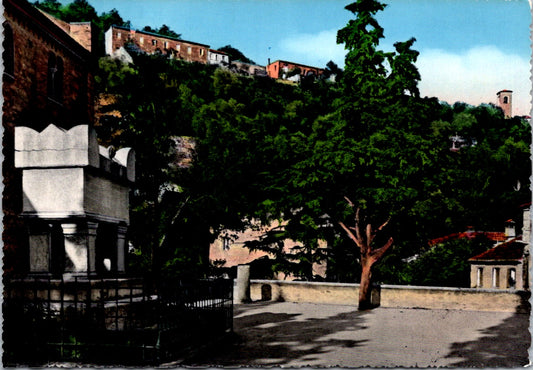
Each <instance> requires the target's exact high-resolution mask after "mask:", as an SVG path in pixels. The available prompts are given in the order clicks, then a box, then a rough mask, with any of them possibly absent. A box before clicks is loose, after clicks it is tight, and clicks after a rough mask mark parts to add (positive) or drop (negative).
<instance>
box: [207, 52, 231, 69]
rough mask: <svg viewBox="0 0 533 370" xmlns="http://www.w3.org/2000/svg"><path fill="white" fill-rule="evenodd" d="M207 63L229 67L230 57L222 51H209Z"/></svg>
mask: <svg viewBox="0 0 533 370" xmlns="http://www.w3.org/2000/svg"><path fill="white" fill-rule="evenodd" d="M207 63H208V64H215V65H218V66H223V67H227V66H229V64H230V60H229V55H228V54H227V53H224V52H223V51H220V50H214V49H209V50H208V53H207Z"/></svg>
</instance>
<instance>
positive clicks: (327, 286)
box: [250, 280, 530, 312]
mask: <svg viewBox="0 0 533 370" xmlns="http://www.w3.org/2000/svg"><path fill="white" fill-rule="evenodd" d="M529 296H530V293H529V292H525V291H516V290H493V289H472V288H443V287H421V286H400V285H382V286H380V287H378V288H377V289H375V290H374V291H373V299H372V300H373V301H374V302H375V303H379V305H380V306H381V307H396V308H426V309H456V310H470V311H507V312H528V310H529V303H528V299H529ZM250 297H251V299H252V301H259V300H263V301H268V300H271V301H286V302H310V303H326V304H348V305H357V303H358V297H359V284H344V283H321V282H320V283H317V282H300V281H277V280H251V281H250Z"/></svg>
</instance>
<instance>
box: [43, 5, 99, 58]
mask: <svg viewBox="0 0 533 370" xmlns="http://www.w3.org/2000/svg"><path fill="white" fill-rule="evenodd" d="M40 12H41V13H42V14H44V15H45V16H46V17H47V18H48V19H50V20H51V21H52V22H53V23H54V24H55V25H56V26H58V27H59V28H61V29H62V30H63V31H65V32H66V33H67V34H68V35H69V36H70V37H72V38H73V39H74V40H76V41H77V42H78V43H79V44H80V45H81V46H83V47H84V48H85V49H87V50H88V51H91V48H92V45H91V44H92V27H91V22H72V23H68V22H65V21H62V20H61V19H58V18H56V17H53V16H51V15H50V14H48V13H45V12H43V11H42V10H40Z"/></svg>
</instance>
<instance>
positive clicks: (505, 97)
mask: <svg viewBox="0 0 533 370" xmlns="http://www.w3.org/2000/svg"><path fill="white" fill-rule="evenodd" d="M503 104H509V98H508V97H507V96H504V97H503Z"/></svg>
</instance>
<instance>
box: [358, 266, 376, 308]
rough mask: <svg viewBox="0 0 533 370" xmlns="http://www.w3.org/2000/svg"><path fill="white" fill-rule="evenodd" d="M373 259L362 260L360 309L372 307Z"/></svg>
mask: <svg viewBox="0 0 533 370" xmlns="http://www.w3.org/2000/svg"><path fill="white" fill-rule="evenodd" d="M372 264H373V263H372V261H371V260H370V259H366V258H365V259H364V260H361V283H360V284H359V310H368V309H370V308H372V302H371V295H372V286H371V283H372Z"/></svg>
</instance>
